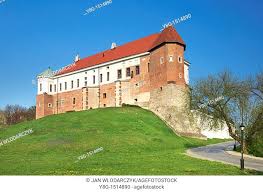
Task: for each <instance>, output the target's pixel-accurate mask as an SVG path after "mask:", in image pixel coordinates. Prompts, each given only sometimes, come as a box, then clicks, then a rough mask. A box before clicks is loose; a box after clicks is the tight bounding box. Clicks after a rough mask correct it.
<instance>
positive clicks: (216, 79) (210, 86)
mask: <svg viewBox="0 0 263 192" xmlns="http://www.w3.org/2000/svg"><path fill="white" fill-rule="evenodd" d="M257 78H258V79H259V81H258V82H257V83H256V84H255V85H254V86H252V84H251V81H249V80H241V79H238V78H236V77H235V76H233V75H232V74H231V73H230V72H227V71H225V72H223V73H220V74H217V75H216V76H209V77H208V78H207V79H203V80H200V81H198V82H197V83H196V84H195V85H194V86H193V88H192V92H191V97H192V108H193V109H196V110H197V111H199V112H200V114H201V118H202V119H203V121H205V120H207V118H211V117H212V118H213V121H212V124H211V129H213V127H217V126H216V125H218V124H219V123H222V121H225V123H226V124H227V127H228V131H229V135H230V136H231V137H232V138H233V139H235V140H237V141H238V142H241V138H240V134H238V131H237V130H238V127H239V125H240V124H241V123H242V122H243V123H244V124H245V125H246V126H247V127H251V126H253V124H254V123H255V117H258V118H260V117H261V115H260V112H261V113H262V111H260V110H259V109H258V106H259V103H261V104H262V101H260V102H259V100H258V99H255V97H254V95H257V97H259V98H260V97H262V92H261V95H260V91H262V76H261V75H259V76H258V77H257ZM252 87H254V89H252ZM218 97H222V98H223V99H221V100H219V101H217V102H210V101H211V100H212V101H214V100H215V99H216V98H218ZM200 105H201V106H202V107H200ZM244 149H245V151H246V143H245V147H244Z"/></svg>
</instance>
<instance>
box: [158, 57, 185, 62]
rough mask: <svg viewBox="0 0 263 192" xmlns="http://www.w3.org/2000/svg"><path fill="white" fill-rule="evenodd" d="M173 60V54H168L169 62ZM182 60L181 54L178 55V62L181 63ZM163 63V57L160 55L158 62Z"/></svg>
mask: <svg viewBox="0 0 263 192" xmlns="http://www.w3.org/2000/svg"><path fill="white" fill-rule="evenodd" d="M173 61H174V59H173V56H172V55H170V56H169V62H170V63H171V62H173ZM182 62H183V58H182V57H181V56H178V63H182ZM163 63H164V57H161V58H160V64H163Z"/></svg>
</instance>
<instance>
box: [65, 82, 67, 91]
mask: <svg viewBox="0 0 263 192" xmlns="http://www.w3.org/2000/svg"><path fill="white" fill-rule="evenodd" d="M65 90H67V82H65Z"/></svg>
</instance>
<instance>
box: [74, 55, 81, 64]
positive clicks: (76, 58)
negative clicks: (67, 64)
mask: <svg viewBox="0 0 263 192" xmlns="http://www.w3.org/2000/svg"><path fill="white" fill-rule="evenodd" d="M79 60H80V56H79V54H77V55H76V57H75V63H76V62H77V61H79Z"/></svg>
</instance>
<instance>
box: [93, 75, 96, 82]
mask: <svg viewBox="0 0 263 192" xmlns="http://www.w3.org/2000/svg"><path fill="white" fill-rule="evenodd" d="M95 83H96V79H95V75H93V84H95Z"/></svg>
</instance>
